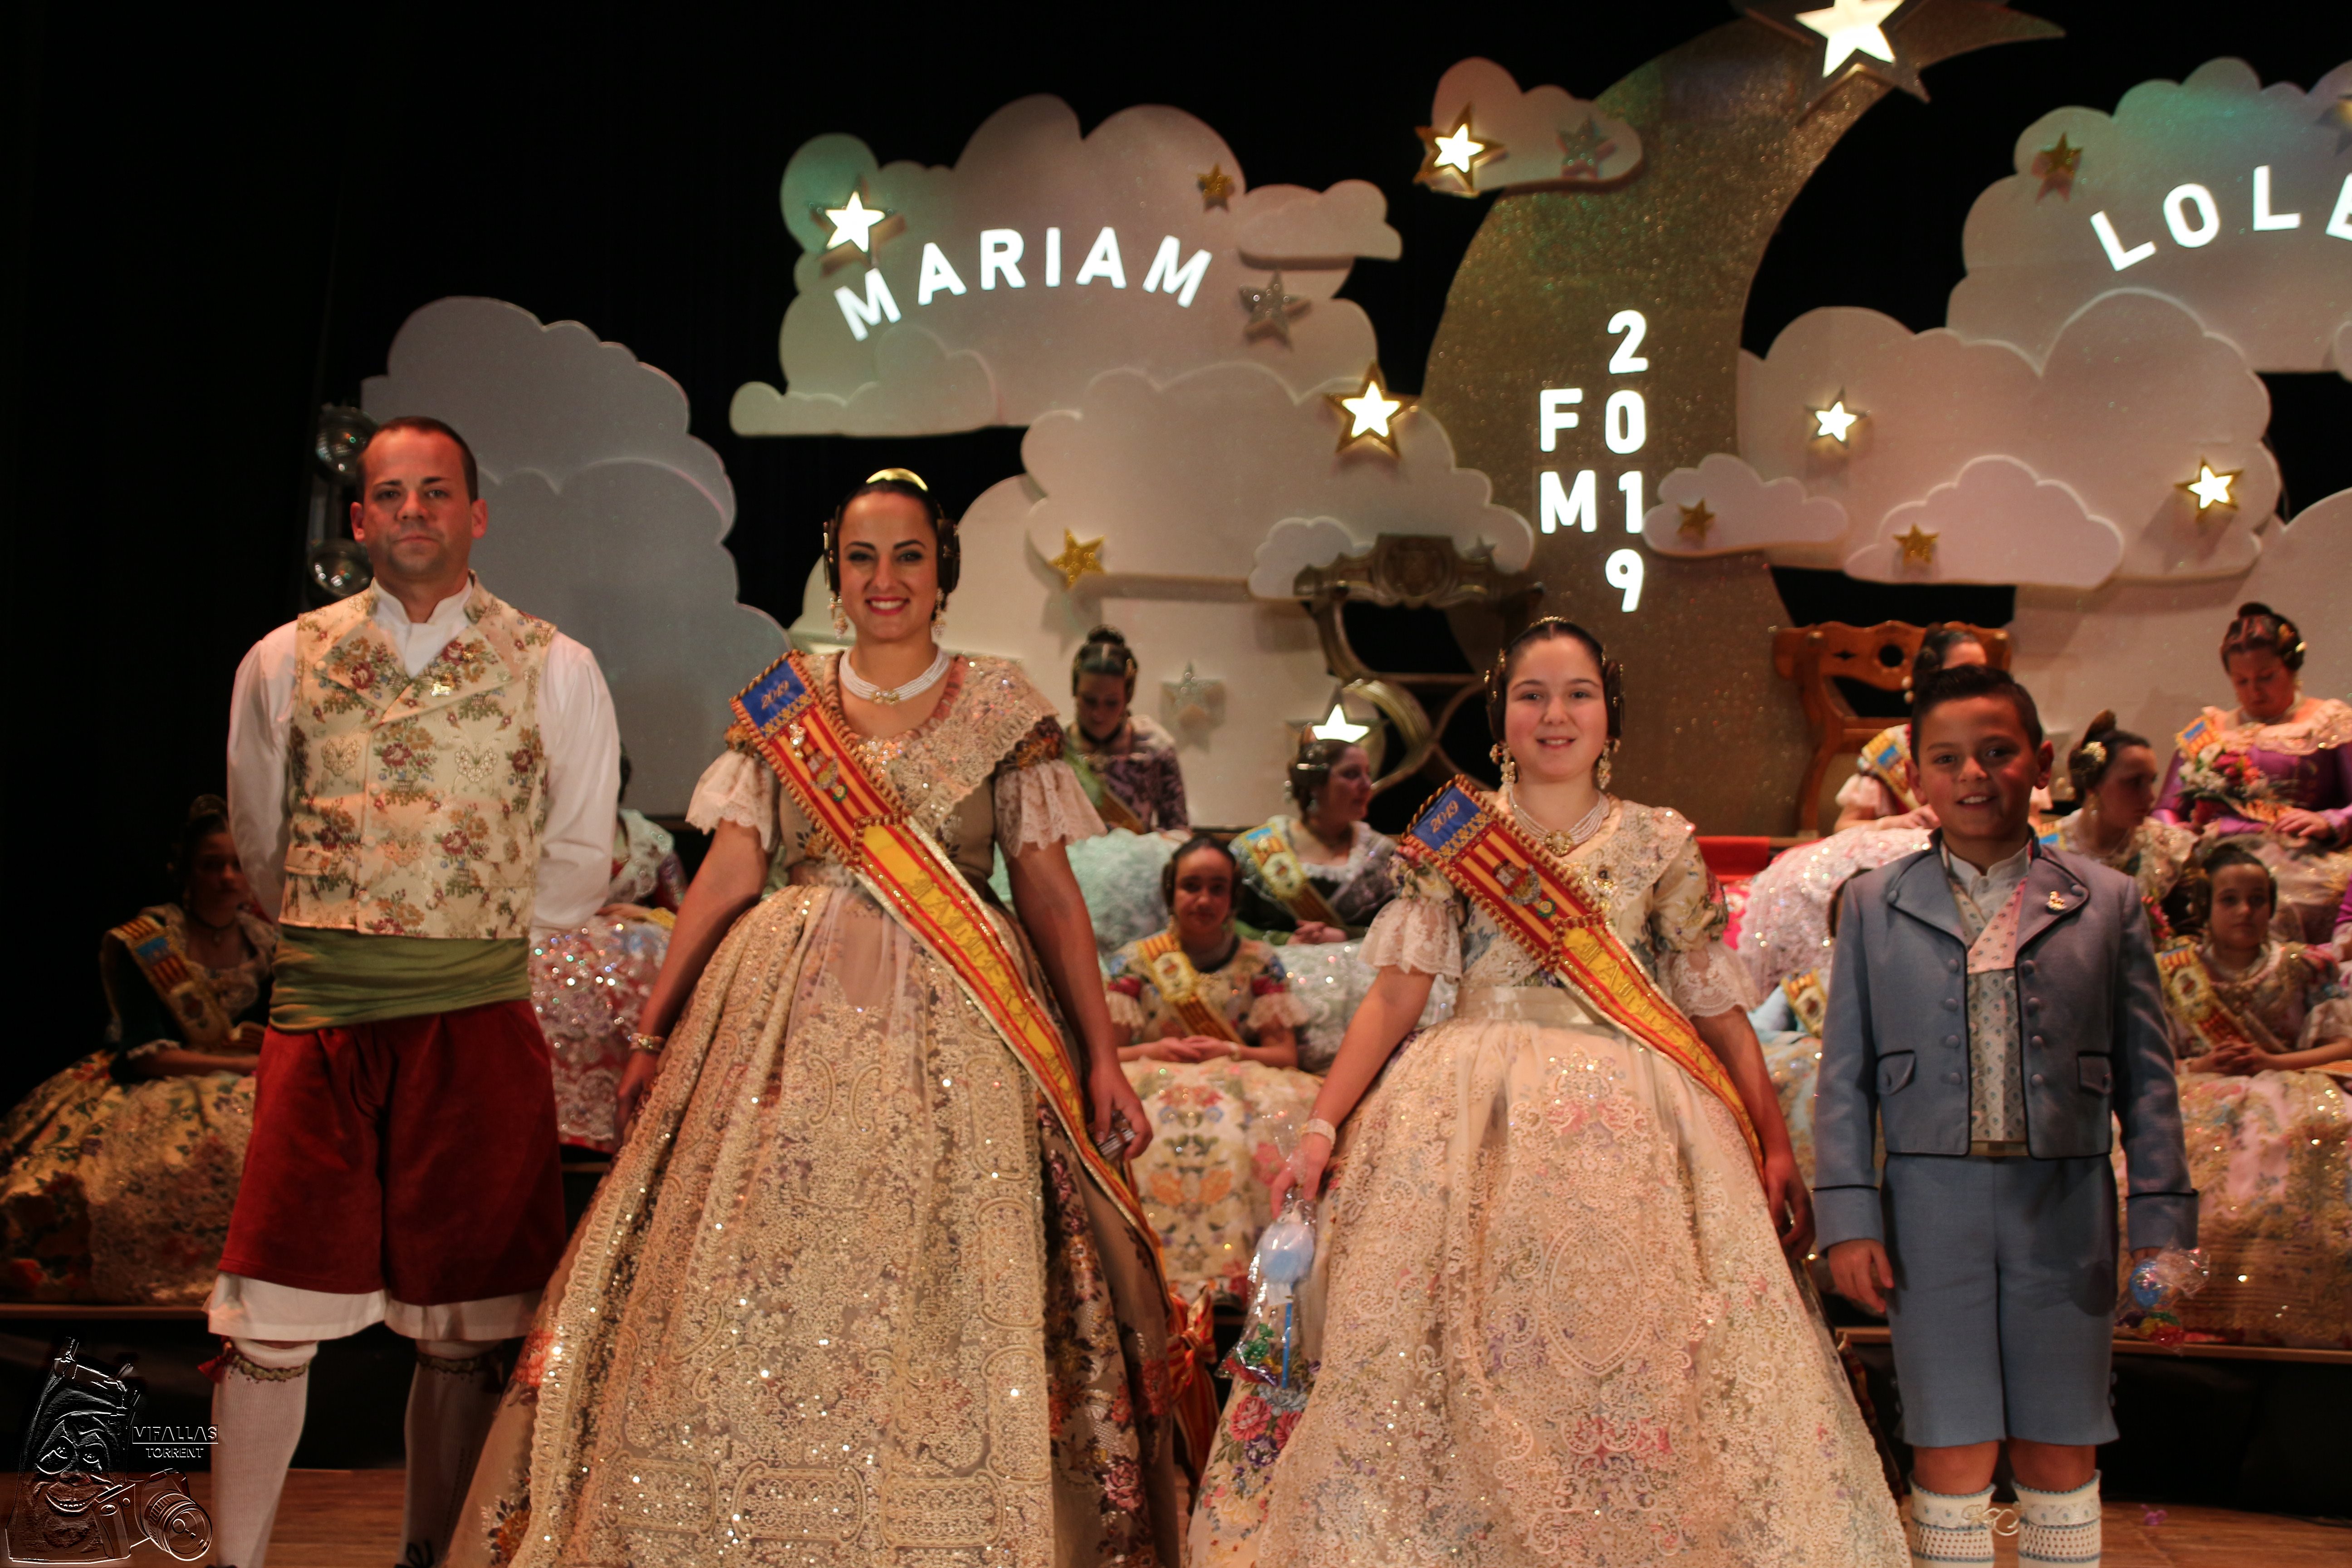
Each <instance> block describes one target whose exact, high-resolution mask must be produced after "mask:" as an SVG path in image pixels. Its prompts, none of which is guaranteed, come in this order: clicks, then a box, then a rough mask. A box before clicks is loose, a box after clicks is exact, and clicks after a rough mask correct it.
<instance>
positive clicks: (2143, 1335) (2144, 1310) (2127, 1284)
mask: <svg viewBox="0 0 2352 1568" xmlns="http://www.w3.org/2000/svg"><path fill="white" fill-rule="evenodd" d="M2209 1276H2210V1269H2208V1268H2207V1267H2206V1264H2205V1254H2204V1253H2202V1252H2200V1251H2199V1250H2197V1249H2196V1248H2194V1247H2189V1248H2182V1247H2166V1248H2165V1249H2164V1250H2163V1251H2161V1252H2159V1253H2158V1254H2157V1255H2156V1256H2155V1257H2153V1258H2142V1259H2141V1260H2140V1261H2139V1262H2137V1263H2136V1264H2134V1265H2133V1266H2132V1270H2131V1273H2130V1274H2129V1275H2128V1276H2127V1277H2126V1279H2125V1280H2124V1289H2123V1299H2122V1300H2120V1301H2118V1302H2116V1327H2117V1328H2118V1329H2121V1330H2122V1331H2124V1332H2125V1333H2127V1334H2129V1335H2131V1336H2132V1337H2133V1338H2135V1339H2143V1340H2153V1341H2155V1342H2157V1343H2158V1344H2173V1343H2177V1342H2179V1341H2180V1340H2181V1339H2183V1338H2185V1337H2186V1336H2187V1331H2186V1330H2184V1329H2183V1328H2182V1327H2181V1326H2180V1308H2181V1304H2182V1303H2183V1302H2185V1301H2187V1300H2189V1298H2190V1297H2191V1296H2194V1295H2195V1294H2197V1292H2198V1291H2200V1290H2202V1289H2205V1281H2206V1279H2208V1278H2209Z"/></svg>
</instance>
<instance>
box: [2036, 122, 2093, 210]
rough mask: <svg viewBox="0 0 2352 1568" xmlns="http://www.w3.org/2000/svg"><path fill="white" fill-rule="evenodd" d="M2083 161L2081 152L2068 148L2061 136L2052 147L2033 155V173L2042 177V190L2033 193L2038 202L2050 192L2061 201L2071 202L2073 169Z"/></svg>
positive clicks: (2072, 147)
mask: <svg viewBox="0 0 2352 1568" xmlns="http://www.w3.org/2000/svg"><path fill="white" fill-rule="evenodd" d="M2082 161H2083V150H2082V149H2081V148H2080V147H2074V146H2069V145H2068V144H2067V142H2066V138H2065V137H2063V135H2062V136H2060V137H2059V138H2058V144H2057V145H2056V146H2054V147H2044V148H2043V149H2042V151H2041V152H2039V153H2035V154H2033V172H2034V173H2035V174H2038V175H2040V176H2041V177H2042V188H2041V189H2040V190H2038V191H2036V192H2034V193H2033V199H2034V200H2035V201H2037V202H2038V201H2040V200H2041V199H2042V197H2044V196H2046V195H2049V194H2050V193H2051V192H2053V191H2055V192H2057V193H2058V195H2059V197H2060V198H2061V199H2062V200H2072V199H2073V198H2074V167H2075V165H2076V164H2078V163H2081V162H2082Z"/></svg>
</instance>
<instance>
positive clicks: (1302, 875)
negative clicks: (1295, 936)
mask: <svg viewBox="0 0 2352 1568" xmlns="http://www.w3.org/2000/svg"><path fill="white" fill-rule="evenodd" d="M1234 843H1235V844H1237V845H1239V846H1241V848H1242V851H1243V853H1244V854H1246V855H1247V856H1248V857H1249V858H1250V862H1251V864H1253V865H1255V867H1256V868H1257V874H1258V876H1259V878H1260V879H1263V880H1264V881H1265V886H1266V890H1267V891H1269V892H1271V893H1272V894H1273V895H1274V896H1275V897H1276V898H1277V899H1280V900H1282V907H1283V908H1284V909H1286V910H1289V911H1290V912H1291V913H1292V914H1294V915H1296V916H1297V917H1298V923H1299V924H1301V925H1305V924H1307V922H1308V921H1320V922H1321V923H1322V924H1324V925H1327V926H1338V927H1339V928H1340V929H1341V930H1345V929H1347V924H1348V922H1347V921H1343V920H1341V919H1340V918H1339V916H1338V915H1336V914H1334V913H1333V912H1332V910H1331V906H1330V905H1329V904H1327V903H1325V902H1324V901H1323V895H1322V894H1321V893H1319V892H1318V891H1316V889H1315V884H1314V883H1312V882H1310V881H1308V880H1307V867H1306V864H1305V863H1304V862H1303V861H1301V860H1300V859H1299V858H1298V851H1297V850H1296V849H1294V848H1292V847H1290V839H1289V838H1288V837H1287V836H1286V835H1285V834H1284V832H1283V831H1282V824H1281V823H1280V822H1269V823H1266V824H1265V825H1264V826H1258V827H1253V828H1251V829H1250V830H1249V831H1248V832H1247V833H1244V834H1243V835H1242V836H1241V837H1239V838H1236V839H1234Z"/></svg>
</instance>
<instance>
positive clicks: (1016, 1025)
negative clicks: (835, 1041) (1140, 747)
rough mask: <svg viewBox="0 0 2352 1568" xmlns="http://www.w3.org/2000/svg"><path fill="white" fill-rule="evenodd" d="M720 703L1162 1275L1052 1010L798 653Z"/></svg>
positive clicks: (1173, 1348)
mask: <svg viewBox="0 0 2352 1568" xmlns="http://www.w3.org/2000/svg"><path fill="white" fill-rule="evenodd" d="M731 706H732V707H733V709H734V710H735V716H736V717H737V718H738V719H739V720H740V721H742V722H743V724H744V725H745V726H746V727H747V728H748V729H750V731H751V733H752V738H753V742H754V743H755V744H756V745H757V746H758V748H759V752H760V755H761V757H762V758H763V759H764V760H765V761H766V762H767V763H768V765H769V766H770V767H772V768H773V769H774V770H775V772H776V776H777V777H778V778H779V779H781V780H782V782H783V784H784V787H785V788H786V789H788V790H790V791H791V792H792V795H793V801H794V803H795V804H797V805H799V806H800V808H801V810H802V812H803V814H804V815H805V816H807V817H808V819H809V820H810V821H811V822H813V823H814V824H815V825H816V826H819V827H821V828H823V829H824V831H825V832H826V833H827V834H828V835H830V836H831V837H832V838H833V841H834V842H835V844H837V845H839V846H840V847H841V852H842V855H843V857H844V858H845V860H846V861H847V863H848V866H849V868H850V870H851V871H852V872H854V873H855V874H856V878H857V879H858V881H859V882H860V883H862V884H863V885H864V886H865V888H866V891H868V892H870V893H871V894H873V895H874V900H875V901H876V902H877V903H878V904H880V905H881V906H882V907H883V908H884V909H885V910H888V911H889V912H890V915H891V917H892V918H893V919H895V920H897V921H898V923H899V924H900V925H902V926H904V927H905V928H906V930H907V931H908V934H909V935H911V936H912V937H913V938H914V939H915V940H916V941H917V942H920V943H922V945H923V946H924V948H926V949H927V950H928V951H929V952H931V953H932V954H933V955H934V956H935V957H937V958H938V959H939V960H940V963H944V964H946V965H947V967H948V971H949V973H951V974H953V975H954V976H955V978H956V984H958V985H959V986H961V988H962V990H963V993H964V994H965V995H967V996H970V997H971V1000H972V1001H973V1003H974V1004H975V1005H978V1006H979V1008H980V1009H981V1011H982V1013H983V1014H984V1015H986V1016H987V1018H988V1021H989V1023H990V1024H991V1025H992V1026H994V1028H995V1030H996V1032H997V1034H998V1035H999V1036H1000V1037H1002V1038H1003V1041H1004V1044H1005V1047H1006V1048H1007V1049H1009V1050H1011V1051H1012V1053H1013V1059H1014V1060H1016V1061H1018V1062H1019V1063H1020V1064H1021V1066H1022V1068H1024V1070H1025V1071H1026V1072H1027V1073H1028V1075H1029V1078H1030V1080H1031V1081H1032V1082H1033V1083H1034V1084H1035V1085H1036V1086H1037V1090H1038V1092H1039V1093H1040V1094H1041V1095H1043V1096H1044V1097H1045V1104H1046V1105H1047V1106H1048V1107H1049V1108H1050V1109H1051V1110H1052V1111H1053V1113H1054V1116H1055V1120H1056V1121H1059V1122H1060V1123H1061V1125H1062V1131H1064V1132H1065V1133H1066V1134H1067V1135H1068V1137H1069V1141H1070V1144H1071V1147H1072V1148H1073V1149H1074V1150H1075V1151H1076V1154H1077V1158H1078V1163H1080V1164H1081V1165H1083V1166H1084V1167H1085V1168H1086V1173H1087V1177H1088V1179H1090V1180H1091V1181H1092V1182H1093V1183H1094V1184H1095V1185H1096V1186H1097V1187H1098V1188H1100V1189H1101V1190H1102V1192H1103V1194H1104V1195H1105V1196H1107V1197H1108V1198H1109V1199H1110V1201H1111V1203H1112V1205H1113V1206H1114V1207H1116V1208H1117V1209H1118V1214H1119V1217H1120V1218H1121V1219H1122V1220H1123V1221H1125V1222H1126V1225H1127V1227H1128V1228H1129V1230H1130V1231H1132V1232H1133V1233H1134V1234H1135V1237H1136V1238H1137V1241H1138V1243H1139V1245H1140V1246H1142V1247H1145V1248H1146V1249H1148V1250H1149V1252H1150V1256H1151V1260H1152V1266H1153V1268H1155V1269H1156V1270H1158V1271H1159V1273H1160V1277H1161V1278H1162V1279H1165V1278H1166V1273H1167V1271H1166V1269H1165V1268H1163V1267H1162V1266H1161V1264H1160V1235H1159V1232H1158V1231H1156V1230H1154V1229H1153V1228H1152V1225H1151V1221H1150V1218H1149V1217H1148V1216H1146V1215H1145V1214H1144V1212H1143V1206H1142V1205H1141V1204H1140V1203H1139V1202H1138V1201H1137V1199H1136V1195H1135V1189H1134V1188H1133V1187H1132V1186H1130V1185H1129V1183H1128V1180H1127V1177H1126V1174H1125V1173H1124V1172H1123V1171H1121V1170H1120V1169H1119V1168H1118V1167H1117V1166H1115V1165H1113V1164H1112V1163H1110V1161H1109V1160H1108V1159H1106V1158H1105V1157H1104V1155H1103V1153H1102V1151H1101V1150H1099V1149H1097V1148H1096V1147H1095V1141H1094V1137H1093V1134H1092V1133H1091V1131H1089V1130H1088V1126H1087V1122H1088V1114H1087V1097H1086V1093H1085V1089H1084V1086H1083V1085H1082V1084H1081V1083H1080V1081H1079V1079H1078V1075H1077V1073H1076V1069H1075V1068H1073V1067H1072V1065H1071V1062H1070V1058H1069V1054H1068V1052H1067V1051H1066V1049H1065V1048H1064V1047H1063V1044H1062V1036H1061V1031H1060V1030H1059V1029H1057V1028H1056V1027H1055V1025H1054V1021H1053V1016H1052V1015H1051V1014H1050V1013H1048V1012H1047V1011H1046V1009H1045V1003H1044V1002H1043V1001H1042V1000H1041V999H1040V998H1039V997H1038V996H1037V994H1036V993H1035V992H1034V991H1033V990H1032V989H1031V988H1030V986H1029V983H1028V981H1027V980H1026V979H1025V978H1024V975H1023V974H1022V971H1021V964H1020V962H1019V960H1018V959H1016V958H1015V956H1014V955H1013V951H1012V949H1011V948H1010V947H1009V946H1008V945H1007V944H1006V942H1005V941H1004V939H1003V937H1002V936H1001V935H999V934H998V932H997V930H996V927H995V926H994V925H993V924H992V922H991V921H990V920H989V918H988V912H987V910H985V909H984V908H983V907H982V904H981V901H980V898H979V895H977V894H976V893H974V892H973V891H972V889H971V884H970V883H969V882H966V881H965V880H964V878H963V873H962V872H961V871H959V870H958V869H957V868H956V866H955V862H953V861H952V860H950V859H949V858H948V857H947V853H946V851H944V850H943V849H941V848H940V846H939V845H938V843H936V842H935V841H934V840H933V839H931V838H930V837H929V836H928V835H926V834H925V833H924V832H923V831H922V830H921V829H919V828H918V827H917V826H915V825H914V824H913V823H912V822H910V821H908V818H907V814H906V811H905V809H904V807H902V806H901V805H899V804H898V800H897V799H896V797H895V795H893V794H892V792H891V791H890V790H889V788H888V786H887V784H886V783H884V782H883V781H882V780H879V779H877V778H876V777H875V776H874V775H872V774H871V773H868V772H867V771H866V765H865V763H864V762H863V760H862V759H861V758H860V757H859V755H858V752H857V744H856V734H855V732H854V731H851V730H850V729H849V727H848V724H847V722H846V721H845V720H844V719H843V718H842V717H841V715H840V714H839V712H838V711H837V710H835V708H834V707H833V705H832V704H830V703H828V702H826V701H824V700H822V699H821V698H820V696H819V695H818V691H817V685H816V681H815V679H814V677H813V676H812V674H811V672H810V670H809V669H808V668H807V666H806V665H805V664H803V662H802V657H801V655H800V654H799V653H798V652H792V653H787V654H785V655H784V657H783V658H780V659H778V660H777V661H776V662H775V663H774V664H772V665H771V666H769V667H768V668H767V669H766V670H765V671H763V672H762V673H761V676H760V678H759V679H756V680H754V681H752V682H751V685H750V686H747V687H745V688H744V689H743V690H742V691H741V692H740V693H739V694H737V696H736V698H735V700H734V702H733V703H732V704H731ZM1169 1306H1170V1310H1171V1318H1170V1326H1171V1333H1170V1336H1169V1362H1170V1366H1169V1371H1170V1374H1171V1375H1170V1385H1171V1394H1172V1395H1173V1397H1174V1401H1175V1410H1176V1414H1177V1416H1178V1419H1179V1421H1180V1424H1181V1427H1182V1429H1183V1432H1184V1436H1185V1437H1186V1440H1187V1442H1188V1444H1189V1446H1190V1447H1191V1448H1192V1456H1193V1459H1194V1467H1193V1468H1194V1471H1195V1473H1196V1474H1197V1473H1198V1471H1199V1469H1200V1468H1201V1466H1202V1463H1204V1462H1205V1460H1206V1458H1207V1454H1208V1445H1209V1444H1210V1443H1211V1442H1213V1439H1214V1436H1215V1430H1216V1422H1215V1394H1214V1392H1213V1389H1211V1387H1210V1385H1209V1380H1208V1378H1207V1377H1206V1375H1204V1374H1203V1373H1202V1372H1201V1370H1200V1363H1199V1361H1198V1358H1197V1354H1196V1352H1197V1350H1198V1347H1197V1346H1196V1345H1194V1344H1193V1343H1192V1341H1191V1340H1190V1339H1188V1338H1186V1337H1184V1336H1183V1334H1182V1333H1181V1328H1182V1326H1183V1320H1182V1317H1181V1314H1182V1313H1183V1310H1184V1307H1183V1303H1182V1302H1181V1300H1178V1299H1177V1298H1176V1297H1175V1296H1174V1295H1173V1294H1172V1293H1171V1296H1170V1298H1169Z"/></svg>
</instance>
